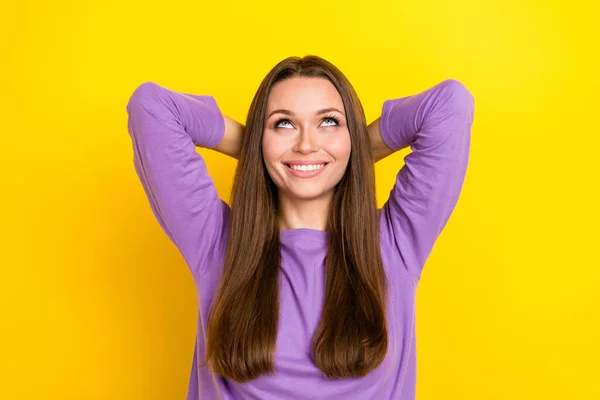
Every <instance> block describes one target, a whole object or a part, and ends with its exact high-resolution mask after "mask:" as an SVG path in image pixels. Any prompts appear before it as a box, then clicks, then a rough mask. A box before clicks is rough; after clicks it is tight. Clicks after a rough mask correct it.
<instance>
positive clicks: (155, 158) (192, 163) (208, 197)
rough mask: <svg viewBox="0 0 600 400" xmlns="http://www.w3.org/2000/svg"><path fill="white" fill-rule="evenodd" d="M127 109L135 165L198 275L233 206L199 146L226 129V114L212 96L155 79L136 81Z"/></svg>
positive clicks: (167, 230) (155, 210) (212, 142)
mask: <svg viewBox="0 0 600 400" xmlns="http://www.w3.org/2000/svg"><path fill="white" fill-rule="evenodd" d="M126 109H127V112H128V117H129V118H128V127H127V128H128V132H129V135H130V136H131V140H132V145H133V162H134V166H135V171H136V173H137V175H138V177H139V179H140V181H141V183H142V186H143V188H144V191H145V193H146V196H147V198H148V200H149V202H150V206H151V208H152V211H153V213H154V215H155V217H156V219H157V220H158V223H159V224H160V226H161V227H162V229H163V230H164V232H165V233H166V234H167V235H168V237H169V238H170V239H171V241H172V242H173V243H174V244H175V245H176V246H177V248H178V249H179V251H180V252H181V254H182V255H183V257H184V259H185V260H186V262H187V264H188V266H189V268H190V270H191V272H192V274H193V275H194V276H197V275H200V274H202V272H203V270H204V269H205V267H206V259H207V255H208V254H209V253H210V252H211V251H213V250H214V248H215V244H216V243H217V241H218V240H220V239H221V237H220V235H221V234H222V232H223V228H224V226H225V224H226V223H227V215H228V207H229V206H228V205H227V203H225V202H224V201H222V200H221V199H220V198H219V196H218V193H217V191H216V188H215V186H214V182H213V180H212V178H211V177H210V175H209V173H208V170H207V168H206V164H205V162H204V159H203V158H202V157H201V156H200V154H198V153H197V152H196V146H200V147H205V148H211V149H213V148H215V147H216V146H217V145H218V144H219V143H220V141H221V139H222V138H223V135H224V133H225V123H224V118H223V116H222V114H221V112H220V110H219V107H218V105H217V103H216V101H215V99H214V98H213V97H212V96H197V95H188V94H183V93H178V92H175V91H172V90H169V89H166V88H164V87H162V86H160V85H158V84H156V83H153V82H145V83H142V84H141V85H140V86H138V87H137V88H136V90H135V91H134V92H133V94H132V95H131V97H130V98H129V102H128V103H127V107H126Z"/></svg>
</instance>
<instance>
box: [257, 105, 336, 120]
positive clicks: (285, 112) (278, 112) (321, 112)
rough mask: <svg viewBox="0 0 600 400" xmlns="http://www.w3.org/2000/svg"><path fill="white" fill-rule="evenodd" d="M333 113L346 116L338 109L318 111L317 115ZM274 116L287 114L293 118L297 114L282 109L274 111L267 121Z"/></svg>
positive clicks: (330, 108)
mask: <svg viewBox="0 0 600 400" xmlns="http://www.w3.org/2000/svg"><path fill="white" fill-rule="evenodd" d="M332 111H336V112H338V113H340V114H342V115H344V113H343V112H341V111H340V110H338V109H337V108H335V107H329V108H322V109H320V110H318V111H317V112H316V113H315V115H321V114H325V113H328V112H332ZM273 114H286V115H292V116H293V115H295V114H294V112H293V111H291V110H286V109H284V108H280V109H277V110H273V111H271V113H270V114H269V116H268V117H267V119H269V118H271V116H272V115H273ZM344 116H345V115H344Z"/></svg>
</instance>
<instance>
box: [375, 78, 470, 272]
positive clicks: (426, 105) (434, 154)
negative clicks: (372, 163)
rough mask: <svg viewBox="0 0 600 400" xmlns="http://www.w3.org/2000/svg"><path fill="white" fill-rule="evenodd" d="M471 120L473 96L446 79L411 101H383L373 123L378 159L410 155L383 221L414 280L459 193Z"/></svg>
mask: <svg viewBox="0 0 600 400" xmlns="http://www.w3.org/2000/svg"><path fill="white" fill-rule="evenodd" d="M473 116H474V98H473V96H472V95H471V93H470V92H469V91H468V90H467V89H466V88H465V86H464V85H463V84H462V83H460V82H459V81H456V80H452V79H448V80H445V81H442V82H440V83H438V84H437V85H435V86H433V87H431V88H429V89H427V90H425V91H423V92H421V93H418V94H415V95H413V96H406V97H401V98H397V99H390V100H387V101H385V102H384V104H383V107H382V114H381V117H380V118H379V120H378V121H376V122H377V124H376V125H377V127H378V128H379V129H376V128H375V125H373V127H370V132H371V133H372V135H374V137H375V138H374V139H372V141H373V143H374V148H375V149H376V150H375V151H374V153H377V154H378V155H379V156H380V157H381V156H386V154H388V153H390V152H391V151H397V150H400V149H403V148H405V147H407V146H410V147H411V149H412V152H411V153H409V154H408V155H407V156H406V157H405V158H404V164H405V165H404V166H402V168H401V169H400V171H399V172H398V174H397V175H396V182H395V184H394V187H393V188H392V190H391V192H390V197H389V199H388V201H387V202H386V203H385V204H384V206H383V207H382V217H383V218H385V221H386V228H387V229H386V232H387V234H388V235H389V240H390V242H391V243H393V244H394V245H395V247H396V249H397V250H398V252H399V254H400V255H401V259H402V260H403V262H404V266H405V267H406V269H407V270H408V272H409V273H411V274H413V275H414V276H416V277H420V275H421V272H422V269H423V266H424V264H425V262H426V260H427V258H428V257H429V254H430V253H431V251H432V249H433V246H434V244H435V241H436V240H437V238H438V236H439V235H440V233H441V232H442V229H443V228H444V226H445V225H446V222H447V221H448V219H449V218H450V215H451V213H452V211H453V210H454V207H455V206H456V203H457V201H458V197H459V194H460V192H461V190H462V185H463V182H464V179H465V175H466V169H467V164H468V158H469V151H470V141H471V126H472V123H473ZM383 143H385V146H384V145H383ZM386 146H387V148H388V150H386V149H385V147H386ZM377 148H379V150H377Z"/></svg>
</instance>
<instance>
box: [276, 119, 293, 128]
mask: <svg viewBox="0 0 600 400" xmlns="http://www.w3.org/2000/svg"><path fill="white" fill-rule="evenodd" d="M285 121H287V122H288V123H289V122H290V120H289V119H287V118H280V119H278V120H277V122H275V125H274V128H279V126H278V125H279V123H280V122H285Z"/></svg>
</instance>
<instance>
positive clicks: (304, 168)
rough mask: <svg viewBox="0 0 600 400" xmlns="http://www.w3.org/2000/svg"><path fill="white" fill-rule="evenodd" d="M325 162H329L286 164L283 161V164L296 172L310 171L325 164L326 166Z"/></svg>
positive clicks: (316, 169)
mask: <svg viewBox="0 0 600 400" xmlns="http://www.w3.org/2000/svg"><path fill="white" fill-rule="evenodd" d="M327 164H329V163H321V164H310V165H298V164H296V165H293V166H292V164H287V163H284V165H285V166H286V167H288V168H289V169H291V170H292V171H298V172H312V171H318V170H320V169H323V168H325V166H327Z"/></svg>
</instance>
